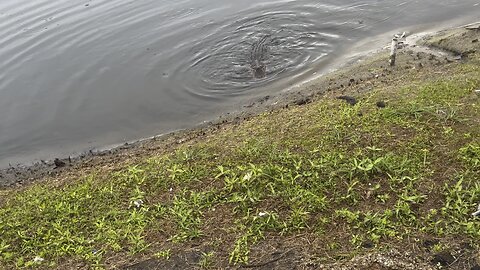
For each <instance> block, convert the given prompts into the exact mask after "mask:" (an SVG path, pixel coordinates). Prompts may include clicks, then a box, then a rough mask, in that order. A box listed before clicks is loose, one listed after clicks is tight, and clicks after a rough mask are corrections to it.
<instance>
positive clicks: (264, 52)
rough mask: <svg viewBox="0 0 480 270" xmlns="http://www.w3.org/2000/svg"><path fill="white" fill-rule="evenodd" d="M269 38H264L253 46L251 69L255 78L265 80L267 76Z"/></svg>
mask: <svg viewBox="0 0 480 270" xmlns="http://www.w3.org/2000/svg"><path fill="white" fill-rule="evenodd" d="M268 37H269V36H264V37H263V38H261V39H260V40H258V41H257V42H255V43H253V44H252V51H251V54H250V61H251V64H250V66H251V68H252V72H253V77H255V78H263V77H265V75H266V71H267V68H266V65H265V60H266V59H267V56H268V48H267V39H268Z"/></svg>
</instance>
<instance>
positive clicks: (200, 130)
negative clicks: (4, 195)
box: [0, 24, 480, 189]
mask: <svg viewBox="0 0 480 270" xmlns="http://www.w3.org/2000/svg"><path fill="white" fill-rule="evenodd" d="M479 37H480V30H479V24H471V25H468V26H464V27H460V28H455V29H449V30H444V31H440V32H438V33H436V34H421V35H411V36H409V37H407V43H406V44H405V47H404V48H402V49H401V50H400V51H399V52H398V57H397V58H398V60H397V64H396V65H395V66H394V67H390V66H389V65H388V63H387V62H385V60H384V59H385V56H386V55H387V53H388V48H387V47H385V48H384V49H383V50H380V51H378V52H377V53H374V54H373V55H370V56H368V57H365V58H363V59H362V60H361V61H359V62H358V63H355V64H352V65H350V66H348V67H345V68H343V69H341V70H338V71H335V72H333V73H330V74H327V75H325V76H322V77H320V78H318V79H316V80H313V81H310V82H308V83H306V84H304V85H302V86H298V87H294V88H292V89H290V90H289V91H286V92H283V93H280V94H278V95H276V96H264V97H261V98H258V99H255V100H251V101H250V102H248V103H247V104H245V105H243V107H242V108H241V109H240V110H239V111H237V112H233V113H227V114H225V115H224V116H222V117H220V118H218V119H216V120H214V121H211V122H207V123H204V124H202V125H199V126H197V127H194V128H191V129H187V130H182V131H177V132H173V133H170V134H165V135H160V136H156V137H153V138H149V139H146V140H142V141H138V142H132V143H127V144H124V145H121V146H118V147H115V148H113V149H107V150H98V151H90V152H87V153H84V154H82V155H80V156H77V157H59V159H55V160H49V161H41V162H38V163H36V164H33V165H31V166H24V165H11V166H10V167H9V168H5V169H2V170H0V188H2V189H5V188H11V187H20V186H23V185H26V184H29V183H32V182H34V181H38V180H41V179H48V178H59V177H60V178H67V177H71V176H72V175H76V174H79V173H80V174H84V173H85V172H91V171H95V170H99V169H102V168H110V169H112V168H114V167H117V166H119V164H125V163H131V162H134V161H135V160H137V159H138V158H140V157H145V156H149V155H153V154H155V153H157V152H164V151H168V150H169V149H172V148H175V146H176V145H177V144H180V143H184V142H187V141H190V140H194V139H198V140H201V139H202V138H203V137H205V136H213V135H214V133H215V131H216V130H221V129H222V128H223V126H224V125H226V124H233V125H235V124H237V123H239V122H241V121H243V120H245V119H248V118H250V117H252V116H255V115H257V114H260V113H263V112H266V111H272V110H278V109H282V108H288V107H289V106H302V105H304V104H307V103H310V102H312V101H314V100H317V99H319V98H323V97H327V98H337V97H339V96H349V97H350V96H351V97H353V98H355V97H356V96H361V95H362V94H364V93H368V92H369V91H370V90H372V89H373V88H374V86H375V85H376V84H377V83H386V82H389V81H390V80H391V78H390V76H389V75H391V74H399V73H400V74H401V72H402V70H409V69H422V70H424V71H425V70H426V71H428V70H429V69H431V68H434V67H436V66H441V65H443V64H447V63H451V62H454V61H460V62H461V61H466V60H467V59H468V57H469V55H470V54H472V53H475V52H476V51H477V50H478V48H479V44H480V43H479ZM379 102H384V103H385V101H379Z"/></svg>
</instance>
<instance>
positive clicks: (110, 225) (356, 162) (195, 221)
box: [0, 64, 480, 268]
mask: <svg viewBox="0 0 480 270" xmlns="http://www.w3.org/2000/svg"><path fill="white" fill-rule="evenodd" d="M479 78H480V67H479V66H478V65H470V64H463V65H461V66H457V67H454V68H453V69H452V70H451V71H450V73H449V77H448V78H445V77H443V78H434V77H432V78H431V79H429V80H427V81H424V80H422V81H418V80H415V78H414V77H412V79H411V80H409V81H405V82H403V84H402V85H399V86H398V88H397V87H394V88H395V89H391V88H392V86H388V87H386V86H384V87H377V88H376V89H374V91H373V92H371V93H369V94H367V95H366V96H364V98H363V99H362V100H361V102H360V103H359V104H358V105H356V106H353V107H352V106H348V105H346V104H344V103H342V102H340V101H338V100H332V99H326V100H320V101H317V102H314V103H312V104H308V105H305V106H300V107H290V108H289V109H285V110H279V111H275V112H273V113H265V114H262V115H259V116H257V117H254V118H252V119H249V120H246V121H244V122H243V123H241V124H239V125H227V126H224V128H223V130H222V131H219V132H216V133H215V134H214V135H212V136H208V137H207V138H206V139H204V140H197V141H193V142H187V143H184V144H183V145H181V146H179V147H178V149H176V150H175V151H172V152H170V153H167V154H163V155H160V156H151V157H146V158H145V159H144V161H143V162H141V163H139V164H135V165H132V166H130V167H127V168H122V169H121V170H119V171H117V172H114V173H108V174H105V173H101V172H99V173H97V174H94V175H90V176H89V177H86V178H82V179H75V180H72V181H71V182H68V183H65V184H63V185H54V184H49V183H42V184H36V185H34V186H32V187H29V188H26V189H25V190H20V191H10V192H8V194H7V195H5V196H6V197H5V200H4V203H3V205H2V207H1V209H0V220H1V223H0V232H1V237H0V265H3V266H4V267H8V268H11V267H19V268H22V267H37V266H43V267H55V266H58V265H68V264H69V263H72V262H86V263H88V264H90V265H92V266H94V267H98V268H104V267H107V266H106V264H105V261H106V260H107V259H108V258H114V257H115V256H118V255H117V254H122V256H126V257H135V256H139V255H147V256H151V257H156V258H161V259H165V260H168V259H169V258H170V257H171V256H172V254H173V253H174V251H175V250H181V249H182V247H183V245H185V244H186V243H188V242H190V241H197V242H198V241H204V242H208V243H216V244H214V245H213V248H217V250H216V251H219V250H222V249H224V248H226V249H227V250H228V253H229V254H228V258H221V257H218V256H220V255H219V254H220V253H219V252H215V251H211V252H206V253H204V254H203V256H202V258H201V261H200V263H199V267H201V268H208V267H211V266H212V265H213V264H214V262H215V261H225V262H226V261H228V262H226V263H228V264H232V265H236V264H243V263H248V262H249V259H250V258H251V254H250V250H251V247H252V246H254V245H256V244H258V243H260V242H261V241H268V239H269V238H271V237H274V236H278V237H283V236H293V235H297V234H301V233H308V234H312V235H315V237H317V238H318V239H323V241H324V243H325V247H324V248H325V250H326V252H328V253H330V254H332V255H333V256H334V257H335V256H337V255H338V256H343V255H341V254H345V253H350V254H355V253H357V252H359V248H360V247H362V245H364V244H365V243H373V245H374V246H376V247H377V248H379V249H381V248H385V247H389V246H390V245H393V243H402V241H406V239H410V238H415V237H418V238H419V239H421V237H422V236H425V235H427V236H433V237H438V238H445V239H446V238H448V237H455V238H456V239H458V240H459V241H470V242H471V243H472V245H473V246H474V247H475V248H477V249H478V248H479V246H478V242H476V241H475V239H477V240H478V238H479V237H480V222H479V221H478V220H475V219H473V218H472V217H471V215H470V213H471V212H472V211H473V210H474V209H475V208H476V204H477V203H478V202H480V182H479V181H478V179H479V175H480V141H479V139H478V138H480V127H479V123H478V119H479V118H480V114H479V112H480V103H479V102H478V98H474V97H472V91H473V89H477V88H479V87H480V80H479ZM379 99H388V100H389V103H388V107H387V108H385V109H378V108H376V107H375V105H374V104H375V102H376V101H377V100H379ZM338 228H341V229H338ZM218 231H222V232H223V234H228V235H229V237H227V238H221V237H220V234H218V233H216V232H218ZM327 232H328V233H327ZM444 244H445V245H448V242H446V243H444ZM37 256H38V257H41V258H44V259H45V260H44V261H43V262H35V261H34V258H35V257H37Z"/></svg>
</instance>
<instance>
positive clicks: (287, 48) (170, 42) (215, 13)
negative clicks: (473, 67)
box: [0, 0, 480, 166]
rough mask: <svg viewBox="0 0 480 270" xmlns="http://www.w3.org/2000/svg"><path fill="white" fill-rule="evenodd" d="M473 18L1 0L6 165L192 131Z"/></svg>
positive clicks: (401, 1) (439, 13)
mask: <svg viewBox="0 0 480 270" xmlns="http://www.w3.org/2000/svg"><path fill="white" fill-rule="evenodd" d="M475 14H480V1H479V0H457V1H453V0H416V1H414V0H410V1H407V0H391V1H386V0H364V1H353V0H317V1H313V0H298V1H285V0H284V1H273V0H270V1H267V0H235V1H234V0H183V1H179V0H134V1H133V0H128V1H127V0H90V1H88V0H82V1H79V0H1V1H0V166H5V165H6V164H8V163H12V164H15V163H28V162H32V161H36V160H39V159H52V158H54V157H56V156H68V155H72V154H74V153H81V152H84V151H88V150H89V149H93V148H97V147H103V146H107V145H113V144H119V143H122V142H125V141H131V140H135V139H140V138H144V137H148V136H153V135H156V134H159V133H165V132H169V131H172V130H176V129H182V128H187V127H191V126H192V125H195V124H196V123H199V122H201V121H205V120H209V119H212V118H214V117H216V116H218V115H220V114H222V113H223V112H226V111H229V110H231V109H232V108H233V106H237V105H238V104H241V103H242V102H244V101H245V100H248V99H251V98H252V97H256V96H262V95H267V94H272V92H274V91H279V90H281V89H282V86H284V85H291V84H294V83H298V82H299V81H300V80H303V79H305V78H307V77H308V76H310V75H311V74H313V73H314V72H317V71H319V70H321V69H322V68H324V67H325V63H329V62H331V61H333V60H334V59H336V58H338V57H339V56H340V55H342V54H343V53H345V52H346V51H347V49H348V48H349V47H350V46H353V45H354V44H355V42H358V41H359V40H362V39H365V38H367V37H369V36H375V35H379V34H381V33H384V32H387V31H391V30H393V29H397V28H402V27H407V26H410V25H418V24H424V23H435V22H442V21H446V20H451V19H455V18H459V17H463V16H465V17H466V16H472V15H475ZM264 37H268V44H267V47H268V52H267V53H266V54H267V55H266V56H265V57H264V58H262V62H264V63H263V64H264V65H265V74H264V75H265V76H254V75H253V73H252V67H251V59H250V58H251V55H252V53H251V50H252V46H253V47H255V45H254V44H255V43H256V42H258V41H259V40H261V39H262V38H264ZM273 86H275V87H273Z"/></svg>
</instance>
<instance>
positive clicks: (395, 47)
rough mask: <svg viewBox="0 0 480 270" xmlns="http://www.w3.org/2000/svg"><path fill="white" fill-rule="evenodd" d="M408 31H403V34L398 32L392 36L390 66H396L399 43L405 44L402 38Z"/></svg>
mask: <svg viewBox="0 0 480 270" xmlns="http://www.w3.org/2000/svg"><path fill="white" fill-rule="evenodd" d="M405 35H406V33H405V32H403V34H402V35H399V34H396V35H394V36H393V38H392V45H391V47H390V66H392V67H393V66H395V60H396V58H397V50H398V45H399V43H402V44H403V41H400V40H401V39H403V38H405Z"/></svg>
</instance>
